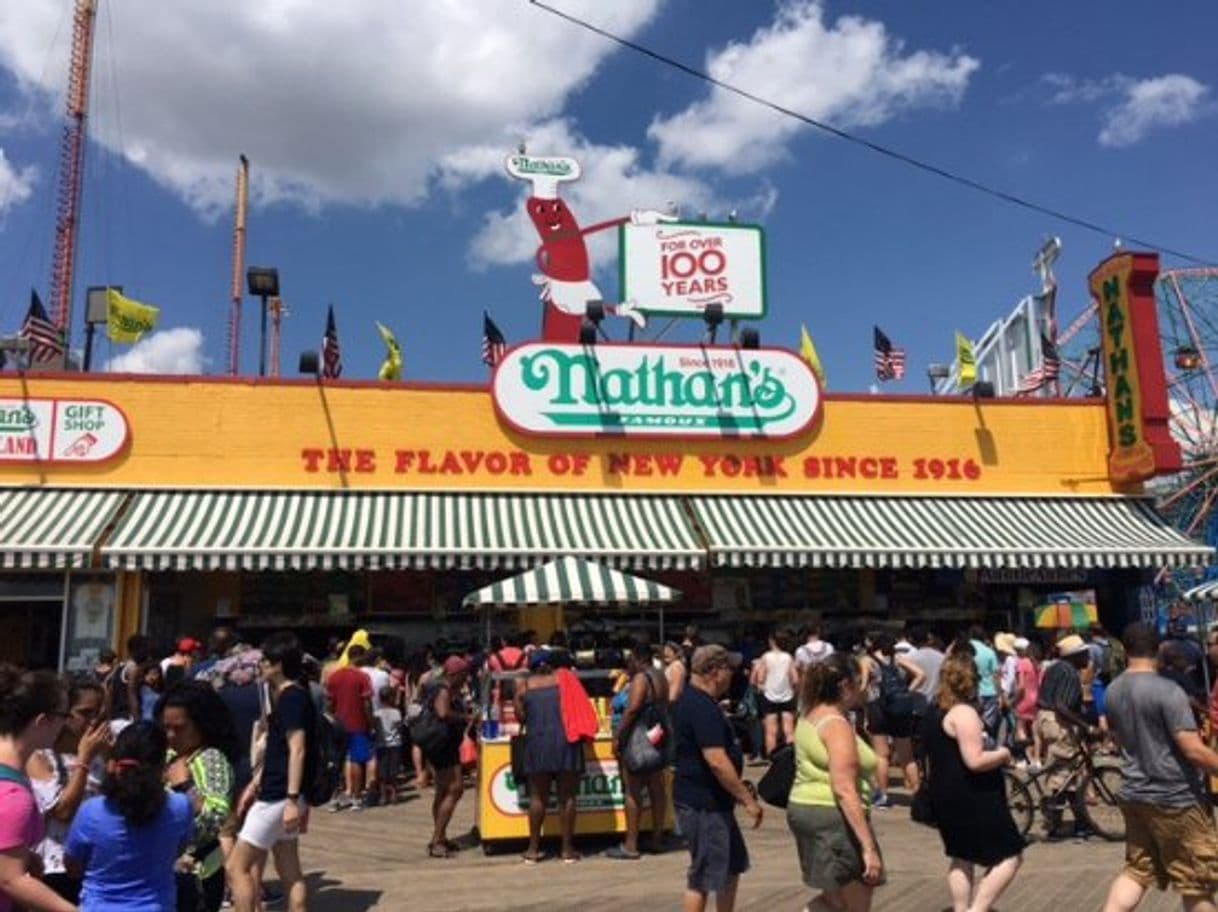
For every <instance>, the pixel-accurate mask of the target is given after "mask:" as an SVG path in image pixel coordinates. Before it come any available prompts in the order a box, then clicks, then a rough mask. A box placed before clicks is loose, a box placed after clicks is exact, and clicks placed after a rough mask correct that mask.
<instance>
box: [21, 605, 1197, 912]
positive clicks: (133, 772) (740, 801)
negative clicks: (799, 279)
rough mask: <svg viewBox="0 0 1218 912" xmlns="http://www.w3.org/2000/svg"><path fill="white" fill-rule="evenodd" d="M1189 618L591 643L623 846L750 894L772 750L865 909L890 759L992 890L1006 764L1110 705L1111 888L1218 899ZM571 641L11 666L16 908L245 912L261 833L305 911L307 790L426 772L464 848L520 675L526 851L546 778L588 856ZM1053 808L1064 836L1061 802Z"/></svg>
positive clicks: (838, 894) (835, 869) (419, 777)
mask: <svg viewBox="0 0 1218 912" xmlns="http://www.w3.org/2000/svg"><path fill="white" fill-rule="evenodd" d="M1175 633H1176V634H1178V635H1176V636H1172V637H1169V638H1168V639H1167V640H1165V641H1164V642H1162V643H1160V642H1159V639H1158V637H1157V635H1156V634H1155V633H1154V631H1152V630H1150V629H1148V628H1147V627H1145V626H1143V625H1132V626H1131V627H1130V628H1129V629H1128V630H1127V631H1126V632H1125V634H1124V635H1123V636H1122V637H1121V638H1120V639H1118V638H1116V637H1112V636H1110V635H1109V634H1108V633H1107V632H1106V631H1105V630H1104V629H1103V628H1102V627H1100V626H1098V625H1095V626H1093V627H1092V628H1090V629H1089V630H1088V631H1086V632H1085V633H1075V632H1069V633H1067V634H1065V635H1063V636H1061V637H1059V638H1057V639H1056V641H1052V640H1049V639H1047V638H1042V637H1036V636H1033V637H1023V636H1017V635H1015V634H1014V633H1006V632H998V633H996V634H995V633H993V632H988V633H987V632H986V631H984V630H982V629H981V628H979V627H974V628H972V629H970V630H968V631H965V632H961V633H960V634H959V635H958V636H956V637H954V638H951V639H949V640H945V639H940V638H938V637H937V636H936V635H935V633H934V632H932V631H930V630H928V629H926V628H924V627H920V626H917V625H914V626H911V627H909V628H908V629H906V630H904V631H903V632H902V635H900V636H894V635H893V634H891V633H888V632H875V633H871V634H867V635H865V636H863V637H861V638H860V639H859V641H858V642H856V643H848V642H845V641H841V640H839V641H838V642H837V643H836V644H834V643H832V642H830V641H829V640H828V639H826V638H825V636H824V631H823V630H822V629H821V627H820V626H819V625H818V624H809V625H808V626H807V627H806V628H805V629H803V630H801V631H799V632H798V634H796V632H794V631H791V630H788V629H779V630H774V631H770V632H769V633H768V635H766V636H765V637H764V638H761V637H749V638H745V640H744V641H743V642H738V643H735V644H733V645H734V646H736V647H738V648H736V649H734V650H729V649H728V648H726V647H724V646H722V645H717V644H709V643H703V642H702V641H701V639H700V637H699V635H698V631H697V630H696V629H694V628H690V629H687V630H686V632H685V637H684V639H683V640H682V641H680V642H675V641H674V642H666V643H664V644H662V645H661V646H659V647H655V646H653V645H652V644H648V643H647V642H645V641H643V640H638V639H632V640H630V641H628V642H624V643H621V644H618V645H617V647H616V648H614V649H600V650H597V653H596V659H597V661H598V662H599V663H601V664H611V665H613V666H614V667H616V668H619V669H620V672H619V673H618V674H617V675H616V676H615V678H614V682H613V690H614V695H613V698H612V715H613V721H612V732H613V750H614V755H615V757H616V758H617V762H618V768H619V771H620V774H621V778H622V784H623V793H624V803H625V817H626V832H625V834H624V838H623V839H622V841H621V843H620V844H619V845H615V846H613V847H612V848H610V849H609V850H608V851H607V852H606V853H605V855H606V857H608V858H609V859H613V860H615V861H623V862H639V861H641V860H642V859H643V857H644V853H645V852H663V851H666V850H668V849H671V848H673V847H675V846H676V845H678V844H680V845H683V846H684V847H685V848H686V849H687V850H688V852H689V856H690V865H689V869H688V875H687V881H686V891H685V895H684V901H683V906H684V908H685V909H687V910H690V912H698V910H703V909H705V908H706V906H707V903H708V901H709V899H710V897H712V896H713V897H714V898H715V908H716V909H719V910H724V912H730V910H731V909H732V908H733V907H734V904H735V897H736V893H737V890H738V887H739V882H740V877H741V875H742V874H744V872H745V871H747V870H748V867H749V853H748V846H747V841H746V839H745V835H744V832H743V831H742V829H741V826H740V823H739V822H738V819H737V814H736V811H737V808H740V809H742V810H743V812H744V816H745V817H746V818H747V820H748V821H749V822H750V823H751V825H753V826H760V825H761V822H762V819H763V817H764V810H763V804H762V800H761V799H760V797H759V794H758V789H757V788H755V787H754V786H753V784H752V783H751V782H750V777H749V775H748V773H747V765H746V757H751V758H752V760H753V763H754V764H756V765H759V766H761V765H766V766H768V771H767V772H766V774H765V777H764V778H763V779H762V783H761V785H762V791H763V793H764V794H766V800H767V801H771V802H772V803H774V804H776V805H778V806H780V807H783V808H785V812H786V819H787V825H788V827H789V829H790V832H791V834H792V838H793V842H794V857H795V858H796V859H797V860H798V866H799V871H800V875H801V877H802V880H803V882H804V884H806V885H807V886H808V887H809V888H810V889H812V890H815V891H817V892H816V894H815V896H814V897H813V898H812V899H811V900H810V902H809V904H808V906H807V908H808V909H810V910H813V912H815V910H830V909H832V910H850V912H861V910H867V909H869V908H870V905H871V899H872V894H873V892H874V890H875V889H876V888H877V887H878V886H880V885H881V884H883V883H885V882H886V874H885V862H884V856H883V852H882V849H881V846H880V843H879V840H878V838H877V835H876V830H875V828H874V827H873V825H872V815H873V814H874V813H876V812H880V811H883V809H885V808H888V807H890V806H891V804H892V801H891V798H890V794H889V793H890V785H891V782H892V779H893V778H895V774H896V773H899V774H900V779H901V784H902V786H903V787H904V788H905V789H906V790H907V792H908V793H909V794H910V795H911V796H912V797H913V803H914V805H915V817H916V819H920V820H921V821H922V822H926V823H930V824H932V825H933V826H934V827H935V828H936V829H937V830H938V832H939V834H940V836H941V839H942V843H943V848H944V852H945V855H946V856H947V858H948V859H949V862H948V873H947V891H948V893H949V895H950V897H951V902H952V907H953V909H954V910H955V912H984V910H988V909H991V908H992V907H993V904H994V903H995V902H996V901H997V899H998V898H999V897H1000V896H1001V895H1002V893H1003V891H1004V890H1005V889H1006V888H1007V887H1008V886H1009V885H1010V884H1011V882H1012V881H1013V879H1014V878H1015V877H1016V875H1017V873H1018V871H1019V868H1020V865H1021V863H1022V853H1023V849H1024V840H1023V837H1022V836H1021V834H1020V833H1019V832H1018V830H1017V828H1016V827H1015V825H1014V823H1013V821H1012V818H1011V814H1010V811H1009V809H1008V807H1007V797H1006V789H1005V786H1004V774H1003V769H1004V767H1007V766H1010V765H1015V764H1018V765H1021V766H1026V767H1027V768H1028V769H1029V770H1031V771H1036V770H1038V768H1040V767H1042V766H1043V767H1044V768H1045V775H1046V777H1048V778H1049V780H1050V782H1052V779H1053V777H1054V775H1056V774H1057V772H1058V768H1059V767H1062V768H1064V767H1065V765H1066V764H1067V763H1068V761H1069V759H1070V758H1072V757H1073V756H1074V755H1075V754H1076V752H1077V751H1079V750H1083V749H1089V748H1088V747H1087V744H1086V743H1085V739H1086V738H1087V737H1088V735H1089V734H1090V735H1092V736H1094V737H1095V738H1096V739H1097V741H1098V740H1106V741H1108V742H1110V743H1112V744H1114V745H1115V746H1116V748H1118V749H1119V751H1120V755H1121V760H1122V763H1123V768H1124V772H1125V783H1126V784H1125V790H1124V792H1123V794H1122V796H1121V797H1122V810H1123V812H1124V814H1125V817H1126V821H1127V831H1128V836H1127V839H1128V852H1127V862H1128V863H1127V866H1126V869H1125V870H1124V871H1123V872H1122V874H1121V875H1120V876H1119V877H1118V878H1117V880H1116V881H1115V882H1114V884H1113V887H1112V892H1111V895H1110V897H1109V900H1108V905H1107V907H1106V910H1107V912H1128V910H1132V909H1133V908H1134V907H1135V906H1136V905H1137V903H1138V902H1139V901H1140V899H1141V897H1142V895H1143V894H1144V893H1145V891H1146V890H1147V889H1149V888H1151V887H1154V886H1159V887H1163V886H1165V885H1167V884H1169V883H1170V884H1171V885H1172V886H1174V887H1175V888H1176V889H1177V890H1178V891H1179V892H1180V893H1181V895H1182V896H1183V897H1184V899H1185V907H1186V908H1187V909H1189V910H1199V912H1205V910H1210V909H1214V908H1215V907H1214V905H1213V903H1212V899H1211V894H1212V890H1213V888H1214V886H1215V885H1216V884H1218V835H1216V834H1215V830H1214V825H1213V822H1212V820H1211V819H1210V817H1209V814H1208V793H1207V791H1206V790H1205V788H1204V786H1203V783H1202V779H1201V776H1200V773H1199V771H1208V772H1210V773H1218V754H1215V753H1214V752H1213V751H1211V750H1210V749H1209V748H1208V747H1206V746H1205V743H1204V741H1203V739H1202V737H1201V735H1200V732H1201V730H1202V728H1203V727H1204V726H1205V725H1206V724H1208V723H1210V722H1212V721H1213V720H1210V719H1209V718H1208V716H1209V715H1210V713H1211V707H1214V708H1218V700H1212V699H1209V698H1208V695H1207V694H1206V692H1205V685H1204V683H1202V681H1204V680H1205V676H1204V674H1202V671H1203V669H1204V668H1205V665H1206V663H1207V662H1209V663H1211V664H1213V663H1218V631H1215V632H1213V633H1211V634H1210V637H1209V639H1207V640H1206V641H1205V642H1206V649H1207V650H1208V655H1207V654H1206V651H1205V650H1203V649H1202V647H1201V646H1200V645H1198V643H1197V642H1196V640H1190V639H1189V637H1188V635H1187V632H1185V633H1183V634H1181V633H1180V632H1179V631H1175ZM578 653H579V650H577V649H574V648H572V647H571V645H570V644H569V643H568V642H567V640H566V638H565V637H564V636H563V635H562V634H561V633H557V634H555V635H554V636H553V637H552V638H551V639H550V641H549V642H548V643H545V644H541V643H538V642H536V638H535V637H533V636H532V635H530V634H528V633H522V634H520V635H513V636H509V637H507V638H506V639H498V638H497V639H495V640H493V641H492V642H491V643H490V644H488V645H487V646H486V647H485V648H470V649H453V648H449V649H429V650H425V651H421V652H420V653H419V654H418V655H417V656H416V657H413V658H410V657H398V656H389V655H386V654H385V653H384V652H382V651H381V650H379V649H377V648H376V647H375V646H374V644H373V642H372V640H371V638H370V637H369V636H368V634H367V633H366V632H365V631H357V632H356V633H355V634H353V635H352V636H351V637H349V638H347V639H346V640H345V641H343V642H337V641H335V642H333V643H331V646H330V649H329V650H328V653H327V655H326V656H325V657H323V658H322V659H321V660H314V659H312V658H311V657H309V656H308V655H306V654H305V652H304V651H303V650H302V649H301V647H300V644H299V643H298V642H297V640H296V638H295V637H294V636H293V635H291V634H288V633H281V634H276V635H274V636H271V637H270V638H268V639H267V640H266V641H265V642H263V643H262V644H261V645H260V646H258V647H254V646H251V645H249V644H245V643H242V642H240V641H239V639H238V637H237V636H236V634H235V633H234V632H233V631H232V630H231V629H229V628H218V629H217V630H216V631H214V633H213V635H212V637H211V639H210V642H209V644H208V645H207V646H206V647H205V646H204V645H203V644H201V643H199V642H197V641H195V640H193V639H191V638H183V639H182V640H180V641H179V642H178V643H176V644H175V648H174V649H173V651H172V652H171V653H170V654H169V655H168V656H166V657H164V658H159V657H157V656H156V655H155V653H154V650H153V648H152V646H151V644H150V643H148V641H147V640H146V639H145V638H143V637H140V636H136V637H132V638H131V639H130V640H129V642H128V643H127V654H126V656H125V658H124V659H123V660H122V661H119V659H118V657H117V656H115V655H113V654H103V655H102V656H101V657H100V658H99V661H98V663H97V665H96V667H95V668H94V669H93V670H92V671H91V673H89V674H84V675H79V674H78V675H74V676H71V677H64V676H60V675H57V674H55V673H53V672H49V671H27V670H22V669H17V668H13V667H8V666H2V667H0V912H6V910H7V909H9V908H12V907H13V906H14V905H16V906H19V907H20V908H23V909H29V910H52V912H59V910H70V909H75V908H78V907H79V908H82V909H86V910H109V909H116V910H117V909H124V910H137V912H138V910H169V909H176V910H182V912H196V910H198V912H204V910H206V912H215V910H218V909H219V908H221V906H222V905H224V904H225V903H229V904H231V906H232V907H233V908H235V909H238V910H242V912H247V910H248V912H253V910H255V909H261V908H263V907H264V905H265V903H266V901H267V900H268V899H274V898H275V897H273V896H268V895H267V893H266V888H265V887H264V885H263V883H262V872H263V870H264V868H265V866H266V863H267V861H268V860H273V861H274V864H275V867H276V870H277V872H278V875H279V881H280V884H281V887H282V889H283V892H284V897H285V898H286V900H287V905H288V908H289V909H290V910H292V912H300V910H304V909H305V908H306V907H307V890H306V885H305V879H304V876H303V873H302V871H301V866H300V860H299V855H298V852H297V838H298V836H299V835H300V834H301V833H302V832H304V831H305V829H306V828H307V826H308V820H309V815H310V812H311V811H312V810H313V809H314V808H316V807H319V806H322V805H325V806H326V807H328V809H329V810H330V811H332V812H335V813H339V812H344V811H345V812H349V813H355V812H358V811H360V810H361V809H363V808H365V807H368V806H370V805H373V804H392V803H394V802H395V801H397V800H398V799H399V797H400V795H401V790H402V789H403V788H404V787H407V786H410V787H414V788H417V789H419V790H420V791H422V790H424V789H431V790H432V793H433V794H432V802H431V811H432V821H433V828H432V833H431V836H430V839H429V840H428V844H427V852H428V854H429V855H430V856H431V857H433V858H448V857H451V856H452V855H453V854H454V853H455V852H457V851H459V850H460V846H459V844H458V843H457V842H456V841H454V840H452V839H451V838H450V836H449V827H450V825H451V822H452V819H453V816H454V812H455V810H456V808H457V806H458V803H459V802H460V800H461V797H462V794H463V790H464V787H465V778H466V774H467V773H468V772H469V770H470V768H471V766H472V765H473V762H474V760H475V758H476V755H477V749H476V747H475V746H474V739H476V738H477V737H478V735H479V732H481V731H484V730H485V729H484V728H483V726H482V725H481V724H480V722H482V721H485V720H482V719H481V717H480V710H479V707H481V706H492V705H497V704H498V701H499V700H500V699H501V698H503V697H504V696H505V695H504V694H503V693H501V692H500V691H499V688H500V687H501V686H503V685H502V684H501V683H500V682H501V681H502V680H503V678H504V676H505V675H507V676H508V677H510V678H511V679H512V681H513V684H514V686H513V687H512V690H511V693H510V694H508V695H507V697H506V699H507V700H508V702H510V704H511V706H512V709H513V711H514V716H515V719H516V720H517V721H518V722H520V723H521V725H522V732H523V734H522V735H521V736H520V737H519V738H518V739H513V756H512V767H513V774H514V775H515V776H516V781H517V782H520V783H523V784H524V786H525V787H524V794H525V795H526V796H527V807H528V818H529V833H530V838H529V841H528V845H527V848H526V849H525V851H524V855H523V860H524V862H525V864H527V865H536V864H538V863H540V862H542V861H544V860H546V858H547V857H548V856H547V854H546V852H545V850H544V845H543V841H542V838H541V837H542V831H543V824H544V821H545V819H546V816H547V814H548V813H552V811H551V810H549V808H551V807H552V805H551V796H552V795H553V796H556V800H557V817H558V822H559V832H560V840H559V843H560V844H559V852H558V859H559V860H560V861H562V862H564V863H576V862H578V861H579V860H580V855H579V853H578V851H577V848H576V844H575V838H574V837H575V822H576V793H577V790H578V784H579V779H580V776H581V775H582V773H583V772H584V765H585V763H586V760H585V757H586V752H585V750H584V747H583V743H582V742H583V741H586V740H590V739H591V738H593V737H595V736H596V733H597V731H598V724H599V723H598V719H597V717H596V713H595V710H594V708H593V705H592V702H591V700H590V699H589V696H588V694H587V692H586V691H585V690H584V688H583V685H582V684H581V683H580V679H579V678H578V677H577V676H576V675H574V674H573V673H572V672H571V669H572V668H573V667H574V666H575V664H576V656H577V654H578ZM1198 678H1200V680H1198ZM517 742H518V743H517ZM517 747H518V748H519V750H517ZM767 780H769V790H768V791H766V785H767ZM775 789H777V791H775ZM670 790H671V792H670ZM670 806H671V807H672V808H673V810H674V812H675V813H674V815H673V816H674V820H673V821H672V824H673V827H672V829H673V832H672V834H671V835H670V833H669V832H668V823H669V821H668V820H667V817H668V815H667V813H666V810H667V808H669V807H670ZM1042 810H1043V812H1044V815H1045V818H1046V821H1047V822H1046V826H1047V835H1048V836H1053V835H1054V834H1056V833H1057V832H1058V830H1059V829H1060V827H1059V824H1060V819H1058V817H1057V815H1059V814H1060V813H1061V811H1062V810H1063V808H1059V807H1054V806H1048V805H1047V806H1046V807H1044V808H1043V809H1042ZM644 824H647V826H646V827H645V826H644ZM1076 825H1077V824H1076ZM644 837H646V838H644ZM1207 859H1210V860H1212V861H1207Z"/></svg>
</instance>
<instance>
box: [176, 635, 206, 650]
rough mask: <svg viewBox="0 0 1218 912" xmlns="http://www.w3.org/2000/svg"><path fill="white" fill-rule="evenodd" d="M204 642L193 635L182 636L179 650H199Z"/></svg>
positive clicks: (179, 641)
mask: <svg viewBox="0 0 1218 912" xmlns="http://www.w3.org/2000/svg"><path fill="white" fill-rule="evenodd" d="M202 648H203V644H202V643H200V642H199V641H198V640H196V639H194V638H193V637H182V639H180V640H178V652H198V651H199V650H200V649H202Z"/></svg>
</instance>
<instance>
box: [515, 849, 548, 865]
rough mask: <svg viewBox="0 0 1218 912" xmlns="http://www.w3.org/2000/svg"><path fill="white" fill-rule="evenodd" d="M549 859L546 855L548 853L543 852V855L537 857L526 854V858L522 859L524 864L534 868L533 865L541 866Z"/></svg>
mask: <svg viewBox="0 0 1218 912" xmlns="http://www.w3.org/2000/svg"><path fill="white" fill-rule="evenodd" d="M547 857H548V856H547V855H546V853H545V852H541V853H539V854H537V855H528V854H526V855H524V856H523V857H522V858H521V860H522V861H523V862H524V863H525V864H526V865H529V866H532V865H537V864H541V863H542V862H543V861H545V860H546V858H547Z"/></svg>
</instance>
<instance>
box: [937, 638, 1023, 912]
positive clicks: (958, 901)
mask: <svg viewBox="0 0 1218 912" xmlns="http://www.w3.org/2000/svg"><path fill="white" fill-rule="evenodd" d="M976 698H977V666H976V665H974V664H973V658H972V656H970V655H968V654H966V653H953V654H952V655H949V656H948V657H947V659H946V660H945V661H944V662H943V668H942V670H941V671H940V673H939V689H938V691H937V693H936V694H935V702H934V704H933V705H932V706H931V707H930V709H929V711H928V712H927V714H926V717H925V718H924V719H923V720H922V731H921V735H922V744H923V747H924V749H925V754H926V762H927V767H928V772H929V781H928V787H929V789H930V799H931V806H932V807H933V808H934V812H935V824H936V826H937V827H938V829H939V835H940V837H942V839H943V849H944V851H945V852H946V854H947V855H948V857H949V858H950V859H951V866H950V867H949V868H948V872H947V886H948V889H949V890H950V891H951V895H952V908H953V910H954V912H988V910H989V909H990V908H991V907H992V906H993V904H994V903H995V902H997V900H998V897H999V896H1001V895H1002V892H1003V891H1004V890H1006V888H1007V887H1009V886H1010V885H1011V881H1012V880H1014V879H1015V874H1016V873H1017V872H1018V871H1019V866H1020V864H1022V863H1023V848H1024V842H1023V838H1022V837H1021V836H1020V835H1019V831H1018V830H1017V829H1016V828H1015V823H1014V821H1012V820H1011V812H1010V810H1009V809H1008V807H1007V796H1006V787H1005V785H1004V783H1003V778H1002V768H1003V767H1004V766H1006V765H1007V764H1008V763H1010V762H1011V752H1010V751H1009V750H1008V749H1007V748H1005V747H1002V748H999V749H998V750H985V748H984V743H983V739H984V725H983V723H982V721H981V716H980V714H979V713H978V712H977V710H976V708H975V707H974V705H973V703H974V701H975V700H976ZM976 865H980V866H981V867H983V868H988V870H987V871H986V872H985V874H984V876H982V877H981V879H980V881H978V882H976V883H974V881H975V874H974V872H975V866H976ZM974 886H975V887H976V892H975V893H974Z"/></svg>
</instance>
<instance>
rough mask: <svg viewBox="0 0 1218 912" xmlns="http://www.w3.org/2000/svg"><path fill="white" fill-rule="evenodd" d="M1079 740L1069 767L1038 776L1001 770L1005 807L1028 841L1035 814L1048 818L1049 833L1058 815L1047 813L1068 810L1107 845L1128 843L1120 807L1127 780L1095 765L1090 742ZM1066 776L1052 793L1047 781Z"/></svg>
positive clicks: (1054, 766)
mask: <svg viewBox="0 0 1218 912" xmlns="http://www.w3.org/2000/svg"><path fill="white" fill-rule="evenodd" d="M1076 740H1077V741H1078V744H1079V747H1078V749H1077V750H1076V751H1075V752H1074V754H1073V755H1072V756H1070V757H1069V758H1068V759H1067V760H1065V761H1057V762H1055V763H1053V764H1052V765H1050V766H1046V767H1043V768H1041V769H1039V770H1036V771H1035V772H1030V771H1028V770H1013V769H1009V768H1008V769H1005V770H1003V777H1004V779H1005V781H1006V792H1007V806H1008V807H1009V808H1010V810H1011V817H1012V819H1013V820H1014V821H1015V827H1016V829H1018V830H1019V835H1020V836H1023V837H1024V838H1025V839H1026V838H1027V836H1028V833H1030V832H1031V830H1032V824H1033V823H1034V822H1035V819H1036V812H1037V809H1040V811H1041V814H1042V815H1043V816H1044V817H1045V820H1046V822H1047V823H1048V825H1049V827H1050V830H1052V829H1053V828H1054V827H1055V824H1056V821H1055V820H1054V819H1053V818H1054V816H1055V815H1052V814H1051V813H1049V812H1048V811H1047V808H1049V807H1055V808H1058V809H1060V810H1064V809H1065V808H1066V807H1070V808H1071V810H1072V811H1073V814H1074V820H1075V822H1076V823H1081V824H1082V825H1083V826H1085V827H1089V828H1090V829H1091V830H1093V831H1094V832H1095V833H1096V834H1097V835H1099V836H1100V837H1101V838H1103V839H1106V840H1108V841H1109V842H1120V841H1121V840H1123V839H1124V838H1125V817H1124V815H1123V814H1122V813H1121V809H1120V806H1119V805H1118V803H1117V796H1118V795H1119V794H1120V793H1121V787H1122V786H1123V785H1124V783H1125V774H1124V773H1123V772H1122V771H1121V768H1120V767H1119V766H1109V765H1107V764H1104V765H1098V764H1096V763H1095V761H1094V760H1093V758H1092V756H1091V750H1090V748H1089V747H1088V745H1087V743H1086V739H1085V738H1084V737H1082V736H1081V735H1080V737H1078V738H1077V739H1076ZM1026 747H1027V744H1026V743H1023V744H1020V743H1016V745H1015V748H1016V750H1020V749H1022V748H1026ZM1062 771H1064V772H1065V773H1066V776H1065V778H1064V779H1063V780H1062V783H1061V785H1059V786H1058V787H1057V788H1056V789H1052V790H1050V789H1049V788H1048V778H1049V775H1050V774H1051V773H1057V772H1062ZM1059 813H1060V811H1059Z"/></svg>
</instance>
